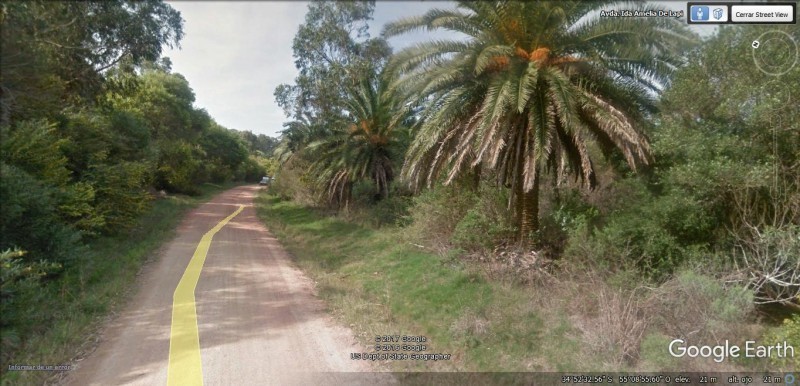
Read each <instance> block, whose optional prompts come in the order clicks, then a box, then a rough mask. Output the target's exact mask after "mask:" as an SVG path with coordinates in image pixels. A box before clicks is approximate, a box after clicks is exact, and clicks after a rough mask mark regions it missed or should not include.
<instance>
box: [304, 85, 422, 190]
mask: <svg viewBox="0 0 800 386" xmlns="http://www.w3.org/2000/svg"><path fill="white" fill-rule="evenodd" d="M389 81H390V80H388V79H387V78H385V77H384V76H383V75H382V74H374V73H373V74H372V75H370V76H366V77H364V78H363V79H362V80H361V82H360V83H359V84H358V85H357V87H349V88H347V96H348V98H347V100H346V102H345V112H346V115H347V116H348V120H349V123H348V125H347V126H345V127H340V128H335V129H334V130H333V133H332V134H331V135H329V136H327V137H326V138H323V139H320V140H319V141H316V142H313V143H312V144H310V145H309V147H308V150H309V151H310V152H313V153H315V157H316V161H315V162H314V163H313V164H312V166H311V173H312V175H316V176H317V180H318V181H319V182H320V183H321V184H322V185H323V189H324V191H325V192H326V194H327V195H328V198H329V200H331V201H338V202H339V203H340V204H344V205H346V204H347V203H348V202H349V199H350V189H351V187H352V184H353V183H354V182H356V181H358V180H365V179H366V180H371V181H372V182H373V183H374V185H375V196H376V198H378V199H385V198H388V197H389V183H390V182H391V181H392V180H393V179H394V178H395V171H394V167H393V164H394V163H395V162H396V161H397V160H398V159H400V157H401V156H402V150H404V149H405V147H406V146H405V144H406V143H407V130H406V125H405V123H406V119H407V118H408V116H409V111H410V110H409V109H408V108H407V107H406V106H404V105H403V104H401V103H399V100H398V99H397V98H395V96H394V95H393V94H391V93H390V92H388V91H387V86H388V84H389Z"/></svg>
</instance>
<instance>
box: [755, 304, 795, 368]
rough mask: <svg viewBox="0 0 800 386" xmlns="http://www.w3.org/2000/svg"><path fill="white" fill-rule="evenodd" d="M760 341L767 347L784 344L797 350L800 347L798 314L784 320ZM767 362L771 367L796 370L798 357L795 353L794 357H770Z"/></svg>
mask: <svg viewBox="0 0 800 386" xmlns="http://www.w3.org/2000/svg"><path fill="white" fill-rule="evenodd" d="M762 340H763V342H765V343H766V344H769V345H774V344H778V343H781V344H783V343H784V342H786V344H787V345H789V346H792V347H794V349H795V350H797V348H798V347H800V313H795V314H794V315H792V316H791V317H789V318H786V319H784V320H783V324H781V325H780V326H778V327H773V328H771V329H769V330H768V331H767V333H766V334H765V335H764V337H763V338H762ZM769 361H770V363H771V364H772V365H773V366H780V367H782V368H785V369H786V370H792V369H795V370H796V369H797V368H798V366H800V356H798V355H797V353H796V352H795V354H794V357H788V358H777V357H771V358H770V359H769Z"/></svg>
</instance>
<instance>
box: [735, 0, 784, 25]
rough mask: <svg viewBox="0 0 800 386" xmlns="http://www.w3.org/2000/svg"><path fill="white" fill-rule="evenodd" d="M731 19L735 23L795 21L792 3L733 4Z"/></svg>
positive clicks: (781, 22)
mask: <svg viewBox="0 0 800 386" xmlns="http://www.w3.org/2000/svg"><path fill="white" fill-rule="evenodd" d="M731 21H732V22H734V23H750V24H752V23H770V24H773V23H774V24H792V23H795V22H796V20H795V11H794V5H792V4H759V5H752V4H748V5H731Z"/></svg>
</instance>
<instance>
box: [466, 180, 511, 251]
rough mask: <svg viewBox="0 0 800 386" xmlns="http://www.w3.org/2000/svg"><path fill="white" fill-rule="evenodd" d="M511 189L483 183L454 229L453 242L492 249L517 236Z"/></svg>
mask: <svg viewBox="0 0 800 386" xmlns="http://www.w3.org/2000/svg"><path fill="white" fill-rule="evenodd" d="M507 207H508V190H507V189H503V188H496V187H491V186H489V185H481V186H480V189H479V191H478V194H477V196H476V199H475V203H474V204H473V205H472V207H471V208H470V209H469V210H467V212H466V213H465V214H464V217H462V218H461V220H460V221H458V223H457V224H456V226H455V229H453V236H452V242H453V245H454V246H456V247H458V248H461V249H464V250H478V249H491V248H492V247H493V246H495V245H498V244H500V243H501V242H502V241H505V240H509V239H512V238H513V237H514V232H515V227H514V225H513V221H512V218H511V213H510V212H509V211H508V209H507Z"/></svg>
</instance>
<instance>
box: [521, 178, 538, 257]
mask: <svg viewBox="0 0 800 386" xmlns="http://www.w3.org/2000/svg"><path fill="white" fill-rule="evenodd" d="M539 178H540V177H539V176H538V175H537V176H536V178H535V179H534V180H533V189H531V190H530V191H529V192H522V195H521V196H520V197H519V204H518V205H517V208H518V210H519V211H520V213H519V218H520V227H519V232H520V234H519V239H520V242H521V243H522V244H523V245H528V244H530V242H531V235H533V234H534V233H535V232H536V231H538V230H539ZM520 190H522V189H520Z"/></svg>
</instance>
